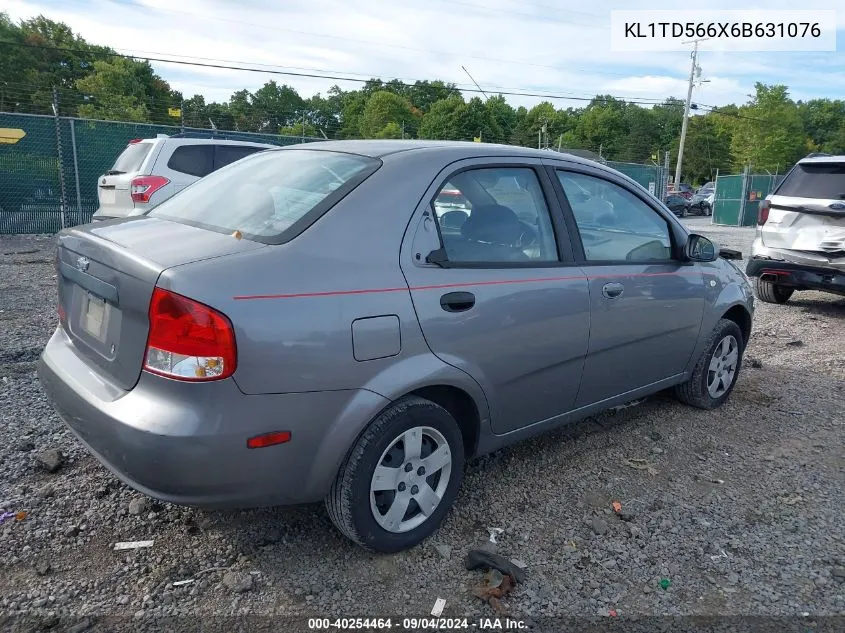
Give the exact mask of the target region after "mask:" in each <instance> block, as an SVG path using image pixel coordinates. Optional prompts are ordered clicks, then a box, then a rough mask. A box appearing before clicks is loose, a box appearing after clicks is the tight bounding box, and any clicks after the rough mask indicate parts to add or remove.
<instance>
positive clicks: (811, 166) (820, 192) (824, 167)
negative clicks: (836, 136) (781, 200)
mask: <svg viewBox="0 0 845 633" xmlns="http://www.w3.org/2000/svg"><path fill="white" fill-rule="evenodd" d="M777 195H779V196H794V197H796V198H822V199H824V200H845V163H803V164H798V165H796V166H795V169H793V170H792V171H791V172H790V173H789V175H788V176H787V177H786V178H785V179H784V181H783V183H782V184H781V186H780V187H779V188H778V190H777Z"/></svg>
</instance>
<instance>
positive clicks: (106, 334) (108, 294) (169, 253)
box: [56, 218, 265, 389]
mask: <svg viewBox="0 0 845 633" xmlns="http://www.w3.org/2000/svg"><path fill="white" fill-rule="evenodd" d="M264 247H265V246H264V245H263V244H260V243H257V242H250V241H248V240H238V239H235V238H234V237H232V236H230V235H224V234H221V233H215V232H212V231H207V230H204V229H200V228H196V227H192V226H189V225H185V224H177V223H174V222H169V221H167V220H162V219H159V218H138V219H131V220H126V221H124V222H117V223H114V224H112V223H109V225H105V226H103V225H99V224H93V225H90V224H89V225H85V226H82V227H75V228H72V229H67V230H65V231H63V232H62V233H60V235H59V239H58V248H57V254H56V259H57V262H56V263H57V268H58V280H59V284H58V292H59V297H58V299H59V306H60V311H61V312H63V313H64V320H63V327H64V328H65V329H66V331H67V332H68V335H69V336H70V338H71V339H72V340H73V342H74V345H75V347H76V349H77V350H78V352H79V354H80V355H82V356H84V357H85V358H86V359H87V360H88V361H89V362H90V363H92V364H93V365H95V366H96V367H98V368H99V369H100V370H101V371H102V373H103V375H104V376H106V377H108V378H109V379H110V380H111V381H113V382H114V383H115V384H117V385H119V386H120V387H121V388H123V389H131V388H132V387H133V386H134V385H135V383H136V382H137V380H138V377H139V376H140V374H141V369H142V366H143V362H144V355H145V352H146V342H147V333H148V330H149V316H148V312H149V306H150V299H151V297H152V293H153V290H154V288H155V286H156V282H157V281H158V278H159V276H160V275H161V273H162V272H163V271H164V270H166V269H168V268H171V267H174V266H179V265H182V264H188V263H192V262H197V261H201V260H203V259H209V258H212V257H219V256H225V255H229V254H233V253H239V252H244V251H247V250H253V249H258V248H264Z"/></svg>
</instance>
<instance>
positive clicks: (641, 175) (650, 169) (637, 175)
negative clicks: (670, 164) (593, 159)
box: [607, 161, 665, 197]
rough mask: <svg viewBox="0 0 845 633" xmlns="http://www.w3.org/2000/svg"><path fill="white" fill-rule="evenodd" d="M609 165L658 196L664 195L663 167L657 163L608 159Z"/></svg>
mask: <svg viewBox="0 0 845 633" xmlns="http://www.w3.org/2000/svg"><path fill="white" fill-rule="evenodd" d="M607 166H608V167H611V168H613V169H615V170H617V171H620V172H622V173H623V174H625V175H626V176H628V177H629V178H631V179H632V180H635V181H637V182H638V183H639V184H641V185H642V186H643V187H645V188H646V189H648V190H649V191H651V192H653V193H654V194H655V195H656V196H658V197H662V195H663V193H665V192H662V182H663V181H664V180H665V179H664V178H662V177H661V176H662V172H663V169H662V168H661V167H659V166H657V165H641V164H638V163H620V162H616V161H607Z"/></svg>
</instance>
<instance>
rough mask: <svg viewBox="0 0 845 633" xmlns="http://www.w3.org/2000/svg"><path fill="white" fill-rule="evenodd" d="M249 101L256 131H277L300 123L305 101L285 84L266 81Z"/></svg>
mask: <svg viewBox="0 0 845 633" xmlns="http://www.w3.org/2000/svg"><path fill="white" fill-rule="evenodd" d="M250 103H251V106H252V113H253V116H254V117H255V119H254V124H253V125H254V128H255V131H256V132H272V133H274V134H275V133H277V132H278V131H279V129H281V128H283V127H286V126H290V125H294V124H296V123H297V122H298V123H300V124H301V122H302V116H303V114H304V110H305V102H304V101H303V100H302V97H300V96H299V93H297V92H296V90H294V89H293V88H291V87H290V86H287V85H284V84H282V85H279V84H277V83H276V82H275V81H268V82H267V83H266V84H264V85H263V86H262V87H261V88H259V89H258V90H256V91H255V93H253V94H252V96H251V99H250Z"/></svg>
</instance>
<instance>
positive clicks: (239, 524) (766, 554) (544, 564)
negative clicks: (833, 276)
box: [0, 218, 845, 631]
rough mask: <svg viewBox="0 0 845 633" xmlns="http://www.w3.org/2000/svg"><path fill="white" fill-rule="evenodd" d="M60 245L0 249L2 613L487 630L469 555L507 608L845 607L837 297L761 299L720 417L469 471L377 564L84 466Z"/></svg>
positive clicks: (659, 399) (583, 438)
mask: <svg viewBox="0 0 845 633" xmlns="http://www.w3.org/2000/svg"><path fill="white" fill-rule="evenodd" d="M705 220H706V221H705V222H701V223H700V225H696V230H697V231H699V232H702V233H704V234H707V235H710V234H713V235H714V236H715V237H716V239H717V240H718V241H719V242H720V243H721V244H722V245H724V246H727V247H730V248H737V249H742V250H743V252H744V253H746V254H747V253H748V246H749V244H750V233H749V232H748V231H747V230H744V229H720V228H718V227H712V225H710V224H709V218H706V219H705ZM708 231H709V232H708ZM53 240H54V238H53V237H33V236H20V237H9V236H6V237H0V513H14V516H13V517H9V518H8V519H6V520H5V521H3V522H2V523H0V586H2V587H3V591H2V592H0V615H3V614H20V613H23V614H30V615H38V616H43V617H45V618H53V622H54V623H55V622H58V621H59V618H66V617H68V616H73V617H74V618H76V620H74V621H73V623H72V626H74V627H80V626H82V627H83V628H78V629H77V630H79V631H82V630H104V629H98V628H97V627H98V623H102V622H103V621H106V620H107V619H108V618H109V617H117V616H120V617H122V618H125V619H126V622H127V623H128V624H127V626H128V629H127V630H132V629H133V628H136V627H137V628H140V623H142V622H144V621H146V620H147V619H149V618H166V617H174V616H180V615H181V616H197V617H198V616H203V615H211V614H214V615H220V616H235V615H241V614H246V613H251V614H271V615H286V614H296V615H309V616H327V615H331V616H363V617H376V616H378V617H393V618H396V617H402V616H414V617H426V616H428V615H429V614H430V612H431V609H432V604H438V603H436V601H437V600H438V598H440V599H442V600H444V601H445V602H444V603H443V604H444V605H445V606H443V607H441V608H442V609H443V612H442V616H443V617H454V616H456V615H460V616H466V617H469V618H482V617H489V616H491V615H494V614H495V611H492V610H491V607H490V605H489V604H488V603H486V602H484V601H482V600H479V599H478V597H477V596H476V595H474V593H473V588H475V587H478V586H479V585H480V584H481V583H482V582H484V581H483V580H482V573H480V572H479V571H470V570H467V569H466V568H465V566H464V564H463V562H464V561H465V559H466V556H467V554H468V553H469V552H470V550H484V551H485V552H487V553H490V552H495V553H497V554H499V555H501V556H502V557H504V558H505V559H506V560H508V561H511V562H513V561H517V560H518V561H520V565H519V567H521V568H523V569H525V570H526V571H527V574H526V576H525V577H524V578H523V579H521V580H519V582H516V583H513V585H514V586H512V587H508V588H507V589H508V590H507V591H505V590H504V589H502V587H503V586H504V584H505V583H506V582H507V583H510V580H508V581H506V580H505V578H510V576H509V575H508V573H507V572H502V571H501V570H499V571H498V574H499V576H501V577H502V581H501V583H500V584H499V589H498V590H497V591H498V592H499V593H501V596H498V597H496V596H494V597H496V600H497V601H498V604H499V606H500V607H501V608H502V609H503V610H504V611H506V612H507V613H508V614H509V615H510V616H511V617H518V618H525V619H533V620H540V619H542V618H543V617H547V616H590V617H592V616H602V617H606V616H611V615H613V614H616V615H618V616H619V618H620V619H624V618H625V617H626V616H633V615H656V614H665V615H690V614H692V615H714V614H723V615H764V616H789V617H801V616H802V614H807V615H812V616H813V617H814V618H819V617H822V616H831V615H837V614H840V615H841V614H843V613H845V542H843V541H845V530H843V528H842V526H843V524H845V510H843V508H845V505H843V504H842V503H838V502H837V501H836V500H837V499H841V497H842V489H843V483H845V477H843V463H844V462H843V446H845V441H843V440H845V428H843V414H842V412H843V410H845V299H843V298H838V297H835V296H829V295H823V294H820V293H813V292H808V293H796V294H795V295H794V296H793V298H792V299H791V300H790V301H789V302H788V303H786V304H785V305H777V306H776V305H770V304H763V303H760V302H758V307H757V314H756V318H755V323H754V331H753V334H752V337H751V341H750V345H749V348H748V356H747V361H746V363H745V365H744V366H743V368H742V374H741V376H740V380H739V382H738V384H737V387H736V389H735V391H734V393H733V395H732V397H731V399H730V400H729V401H728V403H727V404H726V405H725V406H724V407H722V408H720V409H718V410H715V411H700V410H695V409H691V408H689V407H686V406H683V405H681V404H680V403H678V402H677V401H676V400H675V399H674V398H673V397H671V396H670V395H664V394H660V395H657V396H654V397H652V398H648V399H647V400H646V401H644V402H642V403H640V404H639V405H638V406H636V407H630V408H624V409H621V410H618V411H616V412H615V413H614V412H608V413H606V414H601V415H596V416H593V417H591V418H589V419H587V420H584V421H582V422H579V423H576V424H574V425H571V426H569V427H567V428H564V429H561V430H558V431H556V432H553V433H550V434H547V435H544V436H541V437H538V438H535V439H532V440H529V441H526V442H523V443H521V444H519V445H516V446H513V447H510V448H508V449H505V450H501V451H498V452H496V453H494V454H492V455H487V456H484V457H482V458H479V459H476V460H473V461H472V462H471V463H469V464H468V466H467V472H466V477H465V481H464V484H463V487H462V489H461V492H460V494H459V496H458V499H457V500H456V504H455V508H454V510H453V511H452V512H451V513H450V514H449V515H448V517H447V519H446V521H445V522H444V524H443V526H442V527H441V529H440V530H438V531H437V532H436V533H435V534H434V535H433V536H432V537H431V538H429V539H428V540H427V541H426V542H425V543H423V544H422V545H420V546H419V547H417V548H415V549H413V550H411V551H408V552H403V553H400V554H396V555H391V556H386V555H375V554H370V553H367V552H365V551H363V550H362V549H360V548H358V547H357V546H355V545H353V544H352V543H351V542H349V541H348V540H346V539H345V538H344V537H342V536H340V535H339V534H338V533H337V532H336V531H335V530H334V529H333V528H332V526H331V523H330V522H329V520H328V518H327V517H326V514H325V512H324V510H323V507H322V506H321V505H316V506H313V507H310V506H309V507H294V508H272V509H259V510H250V511H243V512H211V511H203V510H199V509H194V508H184V507H178V506H173V505H169V504H166V503H161V502H158V501H155V500H152V499H147V498H146V497H143V495H140V493H137V492H135V491H133V490H130V489H129V488H127V487H126V486H125V485H123V484H122V483H120V482H119V481H118V480H116V479H115V478H114V477H113V476H112V475H111V473H109V472H108V471H107V470H106V469H105V468H104V467H102V466H101V465H100V464H99V463H98V462H97V461H96V460H95V459H94V458H92V457H91V456H90V455H89V453H88V452H87V450H86V449H85V448H84V447H83V446H82V445H81V444H80V443H79V442H78V441H77V440H76V438H75V437H74V436H73V434H72V433H71V432H70V431H69V430H68V429H67V428H66V427H65V426H64V424H63V423H61V421H60V420H59V418H58V417H57V416H56V414H55V412H54V411H53V409H52V408H51V406H50V405H49V404H48V402H47V401H46V400H45V398H44V395H43V394H42V391H41V389H40V387H39V384H38V380H37V377H36V374H35V366H36V361H37V359H38V354H39V353H40V351H41V349H42V348H43V346H44V344H45V343H46V341H47V339H48V337H49V336H50V335H51V334H52V332H53V330H54V328H55V326H56V317H55V305H54V304H55V294H56V289H55V286H56V280H55V271H54V270H53V268H52V260H53V253H52V250H53ZM741 264H743V265H744V262H741ZM798 340H800V341H801V342H802V343H803V344H802V345H791V344H789V343H791V342H793V341H798ZM151 458H154V456H151ZM615 501H616V502H619V503H620V506H621V511H617V510H616V509H615V506H613V505H612V504H613V503H614V502H615ZM19 512H25V513H26V515H25V518H24V519H23V520H17V518H16V517H17V513H19ZM488 526H497V527H499V528H501V529H502V530H503V531H502V532H501V533H496V535H495V541H496V542H495V543H491V542H490V538H489V536H490V535H489V533H488V531H487V527H488ZM150 541H152V543H149V542H150ZM137 542H142V543H144V545H145V546H135V547H132V548H130V549H115V544H117V543H137ZM485 573H486V572H485ZM499 576H496V577H495V578H493V577H491V578H489V579H488V581H487V584H488V585H492V584H494V583H496V582H498V579H499ZM514 580H516V577H514ZM186 581H193V582H186ZM490 588H491V590H492V587H490ZM50 614H52V615H50ZM62 621H64V620H62ZM121 621H122V620H121ZM816 622H817V623H818V622H819V620H816ZM42 624H44V623H43V622H42ZM130 625H131V626H130ZM70 627H71V625H70V624H69V625H68V626H67V627H66V628H62V629H61V630H68V629H70ZM56 630H60V629H58V628H57V629H56ZM814 630H816V631H820V630H822V628H821V627H820V626H818V624H817V625H816V627H815V628H814Z"/></svg>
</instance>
